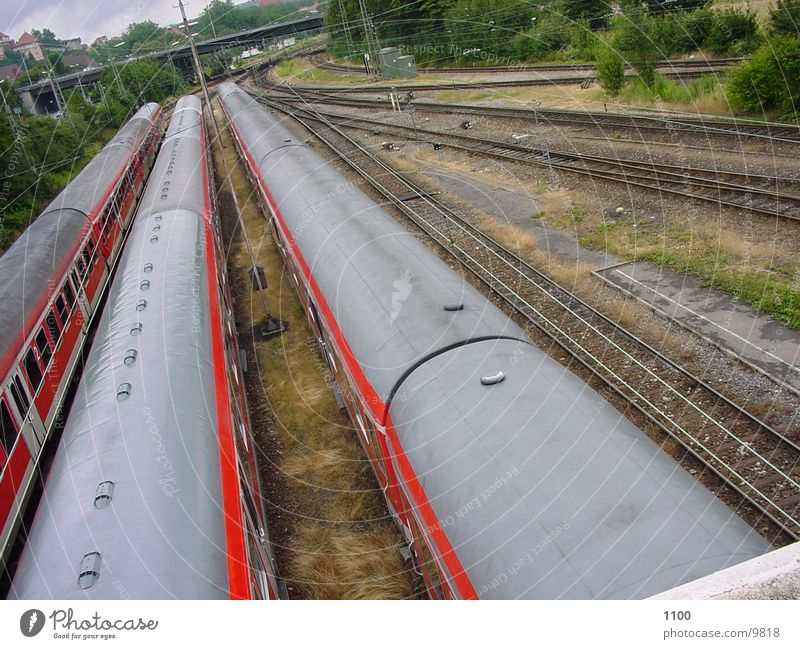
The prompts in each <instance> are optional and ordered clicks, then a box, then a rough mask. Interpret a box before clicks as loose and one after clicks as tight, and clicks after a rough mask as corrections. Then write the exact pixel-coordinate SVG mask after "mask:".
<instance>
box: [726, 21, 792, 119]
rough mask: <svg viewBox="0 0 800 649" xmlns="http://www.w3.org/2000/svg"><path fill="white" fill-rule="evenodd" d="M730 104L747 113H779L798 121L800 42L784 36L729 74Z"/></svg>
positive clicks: (767, 45)
mask: <svg viewBox="0 0 800 649" xmlns="http://www.w3.org/2000/svg"><path fill="white" fill-rule="evenodd" d="M728 93H729V96H730V98H731V101H732V102H733V103H734V104H735V105H737V106H739V107H741V108H744V109H746V110H751V111H757V112H764V111H770V110H777V111H780V112H781V113H782V114H783V115H784V116H786V117H788V118H790V119H794V120H797V106H798V102H800V39H798V38H789V37H786V36H781V37H777V38H774V39H772V40H771V41H770V43H768V44H766V45H764V46H762V47H761V48H760V49H759V50H758V51H757V52H756V53H755V54H754V55H753V56H752V58H751V59H750V60H749V61H745V62H744V63H741V64H739V65H738V66H736V67H735V68H733V69H732V70H731V71H730V73H729V82H728Z"/></svg>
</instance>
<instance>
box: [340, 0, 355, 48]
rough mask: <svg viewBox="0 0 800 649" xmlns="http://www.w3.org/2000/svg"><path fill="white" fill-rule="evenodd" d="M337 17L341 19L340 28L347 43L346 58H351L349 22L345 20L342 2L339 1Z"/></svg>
mask: <svg viewBox="0 0 800 649" xmlns="http://www.w3.org/2000/svg"><path fill="white" fill-rule="evenodd" d="M339 15H341V17H342V28H343V29H344V40H345V41H346V42H347V58H348V59H352V58H353V37H352V35H351V34H350V22H349V21H348V20H347V12H346V11H345V8H344V0H339Z"/></svg>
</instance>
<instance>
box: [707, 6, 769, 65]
mask: <svg viewBox="0 0 800 649" xmlns="http://www.w3.org/2000/svg"><path fill="white" fill-rule="evenodd" d="M758 41H759V31H758V20H757V19H756V14H755V13H754V12H752V11H750V10H749V9H748V10H747V11H739V10H737V9H726V10H725V11H718V12H715V13H714V20H713V22H712V25H711V31H710V33H709V34H708V39H707V40H706V45H707V46H708V48H709V49H710V50H711V51H712V52H714V53H715V54H731V53H735V52H747V51H752V50H753V49H755V47H757V44H758Z"/></svg>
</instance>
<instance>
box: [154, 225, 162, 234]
mask: <svg viewBox="0 0 800 649" xmlns="http://www.w3.org/2000/svg"><path fill="white" fill-rule="evenodd" d="M159 230H161V226H160V225H158V223H156V224H155V225H154V226H153V232H158V231H159Z"/></svg>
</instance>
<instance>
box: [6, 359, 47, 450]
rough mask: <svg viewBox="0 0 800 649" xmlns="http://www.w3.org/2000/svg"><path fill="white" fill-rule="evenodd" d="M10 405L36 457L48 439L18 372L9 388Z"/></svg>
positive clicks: (26, 441)
mask: <svg viewBox="0 0 800 649" xmlns="http://www.w3.org/2000/svg"><path fill="white" fill-rule="evenodd" d="M8 395H9V396H10V398H9V400H8V405H9V407H10V408H11V410H12V413H13V414H14V416H15V417H16V420H17V421H19V422H22V427H21V431H20V432H21V433H22V436H23V438H24V439H25V443H26V444H27V445H28V448H29V449H30V451H31V455H32V456H33V457H36V456H37V455H38V454H39V451H40V450H41V448H42V446H43V445H44V441H45V438H46V434H45V429H44V424H43V422H42V418H41V417H40V416H39V413H38V411H37V410H36V408H31V395H30V394H29V393H28V387H27V386H26V385H25V381H24V380H23V378H22V377H21V376H20V374H19V373H18V372H17V373H15V374H14V377H13V378H12V380H11V382H10V383H9V386H8Z"/></svg>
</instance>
